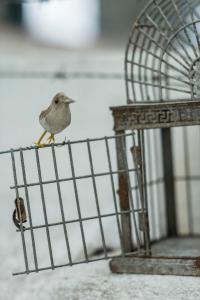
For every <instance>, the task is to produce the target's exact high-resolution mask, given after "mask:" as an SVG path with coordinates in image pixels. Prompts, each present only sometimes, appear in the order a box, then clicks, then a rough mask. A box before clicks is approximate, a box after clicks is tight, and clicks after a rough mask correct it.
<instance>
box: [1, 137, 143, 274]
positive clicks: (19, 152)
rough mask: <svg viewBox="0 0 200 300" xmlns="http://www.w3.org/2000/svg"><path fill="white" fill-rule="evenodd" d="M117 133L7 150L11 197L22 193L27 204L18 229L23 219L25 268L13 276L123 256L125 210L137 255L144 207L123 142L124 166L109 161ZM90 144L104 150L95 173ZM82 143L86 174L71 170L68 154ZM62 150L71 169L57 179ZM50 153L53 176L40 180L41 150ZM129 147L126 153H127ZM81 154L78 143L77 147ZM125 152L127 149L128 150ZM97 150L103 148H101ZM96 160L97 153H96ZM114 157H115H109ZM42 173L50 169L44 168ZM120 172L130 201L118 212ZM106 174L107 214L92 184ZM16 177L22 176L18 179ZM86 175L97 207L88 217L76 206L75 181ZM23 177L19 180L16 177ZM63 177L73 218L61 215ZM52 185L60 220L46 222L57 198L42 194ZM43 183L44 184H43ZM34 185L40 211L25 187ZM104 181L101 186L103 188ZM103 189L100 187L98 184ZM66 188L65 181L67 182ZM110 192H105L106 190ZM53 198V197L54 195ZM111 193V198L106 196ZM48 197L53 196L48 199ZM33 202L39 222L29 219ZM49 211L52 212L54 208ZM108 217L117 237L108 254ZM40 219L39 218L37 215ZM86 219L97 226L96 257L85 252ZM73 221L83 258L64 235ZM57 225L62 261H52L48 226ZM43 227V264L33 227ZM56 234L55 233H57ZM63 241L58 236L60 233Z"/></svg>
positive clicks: (77, 196)
mask: <svg viewBox="0 0 200 300" xmlns="http://www.w3.org/2000/svg"><path fill="white" fill-rule="evenodd" d="M124 137H125V140H126V144H127V146H128V145H129V144H131V142H130V138H131V141H132V133H131V134H126V135H124ZM119 138H120V136H110V137H104V138H99V139H90V140H89V139H87V140H81V141H75V142H67V143H65V144H64V145H63V144H55V145H53V144H52V145H50V146H48V147H46V148H44V149H38V148H35V147H30V148H20V149H15V150H11V151H10V155H11V160H12V167H13V176H14V185H13V186H12V187H11V189H14V190H15V196H16V198H18V197H22V195H24V199H25V200H26V207H27V215H28V225H26V228H25V230H24V229H23V224H22V222H20V230H18V232H20V234H21V241H22V248H23V257H24V263H25V270H24V271H20V272H16V273H14V275H18V274H24V273H26V274H29V273H31V272H38V271H42V270H48V269H55V268H58V267H62V266H70V265H74V264H80V263H84V262H85V263H87V262H91V261H97V260H102V259H109V258H110V257H114V256H118V255H120V256H124V255H126V254H127V252H126V251H125V250H124V241H123V238H124V237H123V229H122V227H121V221H120V216H122V215H124V214H126V215H127V214H128V215H130V219H131V223H132V238H133V250H132V251H131V252H132V253H135V254H137V253H138V252H139V253H143V242H144V241H143V234H142V232H141V231H140V229H139V217H138V215H139V213H141V212H144V208H143V207H142V205H141V201H140V200H139V199H138V197H139V193H138V189H139V186H138V184H137V178H136V177H137V176H136V168H135V166H134V165H133V160H132V159H131V154H130V150H128V148H129V147H127V150H126V146H125V144H124V151H125V152H126V156H124V157H127V160H126V162H125V166H126V168H125V169H123V170H122V169H117V167H116V163H114V160H115V159H116V157H115V156H116V153H115V147H114V144H115V141H116V139H119ZM95 143H101V145H104V150H105V153H106V161H107V171H105V172H98V173H96V172H95V163H96V161H94V151H92V147H93V146H94V144H95ZM74 145H78V146H80V147H81V146H83V145H84V146H86V148H87V156H88V162H89V167H90V173H89V174H87V175H81V176H78V175H76V174H77V172H76V171H75V160H74V157H73V146H74ZM61 148H62V149H65V151H66V150H67V152H66V153H68V154H67V155H68V156H69V165H68V168H70V170H71V176H70V177H67V178H60V176H59V167H58V166H59V164H60V162H59V161H58V158H57V157H58V156H57V151H58V149H61ZM48 150H49V151H50V152H51V159H52V161H53V169H54V176H55V178H54V179H51V180H44V178H43V177H44V173H43V168H42V166H41V165H42V159H41V155H42V152H44V153H45V156H46V155H47V151H48ZM127 151H128V152H127ZM5 152H6V153H8V152H7V151H4V152H3V153H5ZM26 152H31V153H32V154H34V157H35V158H34V160H35V163H36V169H37V176H38V181H37V182H33V180H32V175H30V176H28V173H29V172H30V169H32V168H33V166H32V164H31V163H30V161H29V162H28V161H27V160H26V159H25V157H24V155H25V153H26ZM80 153H81V148H80ZM127 153H129V154H128V155H127ZM101 155H102V153H101ZM99 159H100V158H99ZM113 159H114V160H113ZM19 169H21V176H20V172H19V171H20V170H19ZM47 172H50V171H49V170H47ZM120 173H126V176H128V178H129V179H128V182H129V200H130V209H129V210H125V211H121V210H120V208H119V204H118V199H117V192H116V190H117V188H116V185H117V180H118V175H119V174H120ZM28 177H30V178H31V181H29V180H28V179H27V178H28ZM101 177H102V178H103V177H104V178H107V180H108V178H109V181H108V185H109V186H111V193H110V194H109V197H110V198H109V201H110V203H111V201H112V202H113V208H112V209H111V211H110V212H109V213H102V211H101V204H102V200H103V199H102V198H100V195H101V193H100V188H99V185H98V183H97V180H98V178H101ZM20 178H21V179H20ZM85 179H86V180H87V179H89V180H91V183H92V189H93V192H92V193H93V195H94V202H95V206H96V214H92V215H91V214H89V215H88V216H87V217H84V216H83V214H82V211H83V209H82V208H83V207H82V208H81V201H80V191H79V188H78V185H79V181H80V180H85ZM20 181H22V182H20ZM67 182H71V183H72V184H73V194H74V196H75V202H76V210H77V217H73V218H71V219H70V218H66V203H65V202H66V201H67V199H66V197H63V195H62V194H63V188H65V184H67ZM61 184H64V186H62V187H61ZM51 185H56V188H57V197H58V202H59V211H60V213H59V214H60V217H59V221H55V220H54V221H50V220H49V216H48V209H49V207H52V208H53V207H54V204H55V202H56V200H55V199H54V200H53V202H50V201H48V199H47V196H46V193H47V189H49V188H50V186H51ZM45 186H46V188H47V189H45ZM34 187H39V194H38V195H39V197H40V199H39V202H41V204H42V206H41V208H42V210H41V211H40V206H39V204H38V203H39V202H37V201H38V199H36V198H37V197H36V196H34V194H32V193H31V191H30V189H31V188H34ZM107 187H108V186H105V188H107ZM102 188H103V187H102ZM66 189H67V186H66ZM108 193H109V192H108ZM53 197H54V196H53ZM87 197H90V195H89V193H88V194H87ZM111 197H112V199H111ZM51 201H52V200H51ZM34 202H37V204H35V205H36V206H37V214H38V215H39V214H42V215H43V222H42V223H39V224H38V221H37V218H36V219H34V216H33V211H34ZM70 209H71V204H70V205H69V203H68V208H67V210H68V212H69V211H70ZM53 214H54V213H53ZM108 218H113V219H112V222H114V220H115V222H114V223H116V224H115V229H116V230H114V231H113V235H114V234H115V240H116V241H118V242H117V244H118V248H119V249H120V250H119V251H114V252H113V253H110V252H108V249H109V240H108V241H106V234H107V233H106V230H105V228H104V224H103V223H104V222H105V221H106V220H108ZM40 220H41V218H40ZM89 221H97V222H98V228H99V239H100V240H101V243H100V245H101V247H102V252H103V254H102V255H101V257H92V256H91V255H90V253H89V252H88V244H87V241H86V234H87V232H86V230H85V229H84V227H85V223H87V222H89ZM73 224H76V225H77V224H78V225H79V227H80V228H79V229H80V232H79V233H80V234H79V235H77V237H79V238H80V240H81V241H82V242H81V243H82V249H83V258H82V259H77V258H74V255H73V250H72V247H71V246H72V241H70V238H69V230H68V227H69V226H70V225H73ZM58 226H61V227H62V231H63V235H64V241H65V245H64V246H63V251H61V252H62V254H61V256H63V253H64V252H65V250H66V251H67V255H66V257H65V259H64V262H63V263H60V264H57V263H56V262H55V260H54V254H55V252H54V249H53V246H52V242H53V241H52V235H53V233H52V232H51V229H52V228H56V227H58ZM42 229H43V230H44V231H45V234H44V238H43V239H42V243H44V239H46V240H47V252H46V256H48V259H49V261H50V264H49V265H47V266H42V267H41V266H40V264H39V262H38V254H39V253H38V252H39V251H38V247H37V246H38V243H37V242H36V235H37V234H36V232H38V231H40V230H42ZM59 236H60V235H59ZM61 239H62V240H63V238H61Z"/></svg>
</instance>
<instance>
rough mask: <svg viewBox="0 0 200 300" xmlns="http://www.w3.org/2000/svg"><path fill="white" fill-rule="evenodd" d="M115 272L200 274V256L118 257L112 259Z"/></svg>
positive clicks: (112, 267)
mask: <svg viewBox="0 0 200 300" xmlns="http://www.w3.org/2000/svg"><path fill="white" fill-rule="evenodd" d="M110 269H111V271H112V272H113V273H131V274H158V275H179V276H200V257H179V256H177V257H161V256H155V257H153V256H151V257H146V256H141V257H139V256H138V257H134V256H129V257H124V258H122V257H117V258H113V259H112V260H111V261H110Z"/></svg>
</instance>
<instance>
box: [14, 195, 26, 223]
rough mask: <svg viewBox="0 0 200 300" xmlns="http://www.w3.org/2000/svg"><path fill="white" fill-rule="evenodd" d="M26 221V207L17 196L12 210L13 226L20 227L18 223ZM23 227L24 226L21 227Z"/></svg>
mask: <svg viewBox="0 0 200 300" xmlns="http://www.w3.org/2000/svg"><path fill="white" fill-rule="evenodd" d="M26 221H27V214H26V208H25V205H24V200H23V198H21V197H19V198H16V199H15V210H14V212H13V223H14V224H15V226H16V227H17V228H18V229H20V224H22V223H25V222H26ZM22 228H23V229H25V227H24V226H23V227H22Z"/></svg>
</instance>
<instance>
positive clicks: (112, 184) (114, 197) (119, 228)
mask: <svg viewBox="0 0 200 300" xmlns="http://www.w3.org/2000/svg"><path fill="white" fill-rule="evenodd" d="M105 144H106V153H107V159H108V167H109V172H110V181H111V186H112V194H113V200H114V208H115V214H116V221H117V227H118V233H119V239H120V245H121V251H122V256H124V245H123V238H122V231H121V227H120V220H119V214H118V209H117V199H116V194H115V184H114V178H113V174H112V164H111V157H110V149H109V144H108V139H107V137H105Z"/></svg>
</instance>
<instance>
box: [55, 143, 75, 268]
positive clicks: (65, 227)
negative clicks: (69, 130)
mask: <svg viewBox="0 0 200 300" xmlns="http://www.w3.org/2000/svg"><path fill="white" fill-rule="evenodd" d="M51 150H52V157H53V164H54V170H55V177H56V185H57V191H58V199H59V205H60V212H61V217H62V224H63V231H64V235H65V243H66V248H67V255H68V259H69V263H70V265H72V256H71V250H70V245H69V240H68V234H67V226H66V223H65V213H64V208H63V201H62V194H61V189H60V183H59V176H58V167H57V161H56V154H55V148H54V145H52V146H51Z"/></svg>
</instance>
